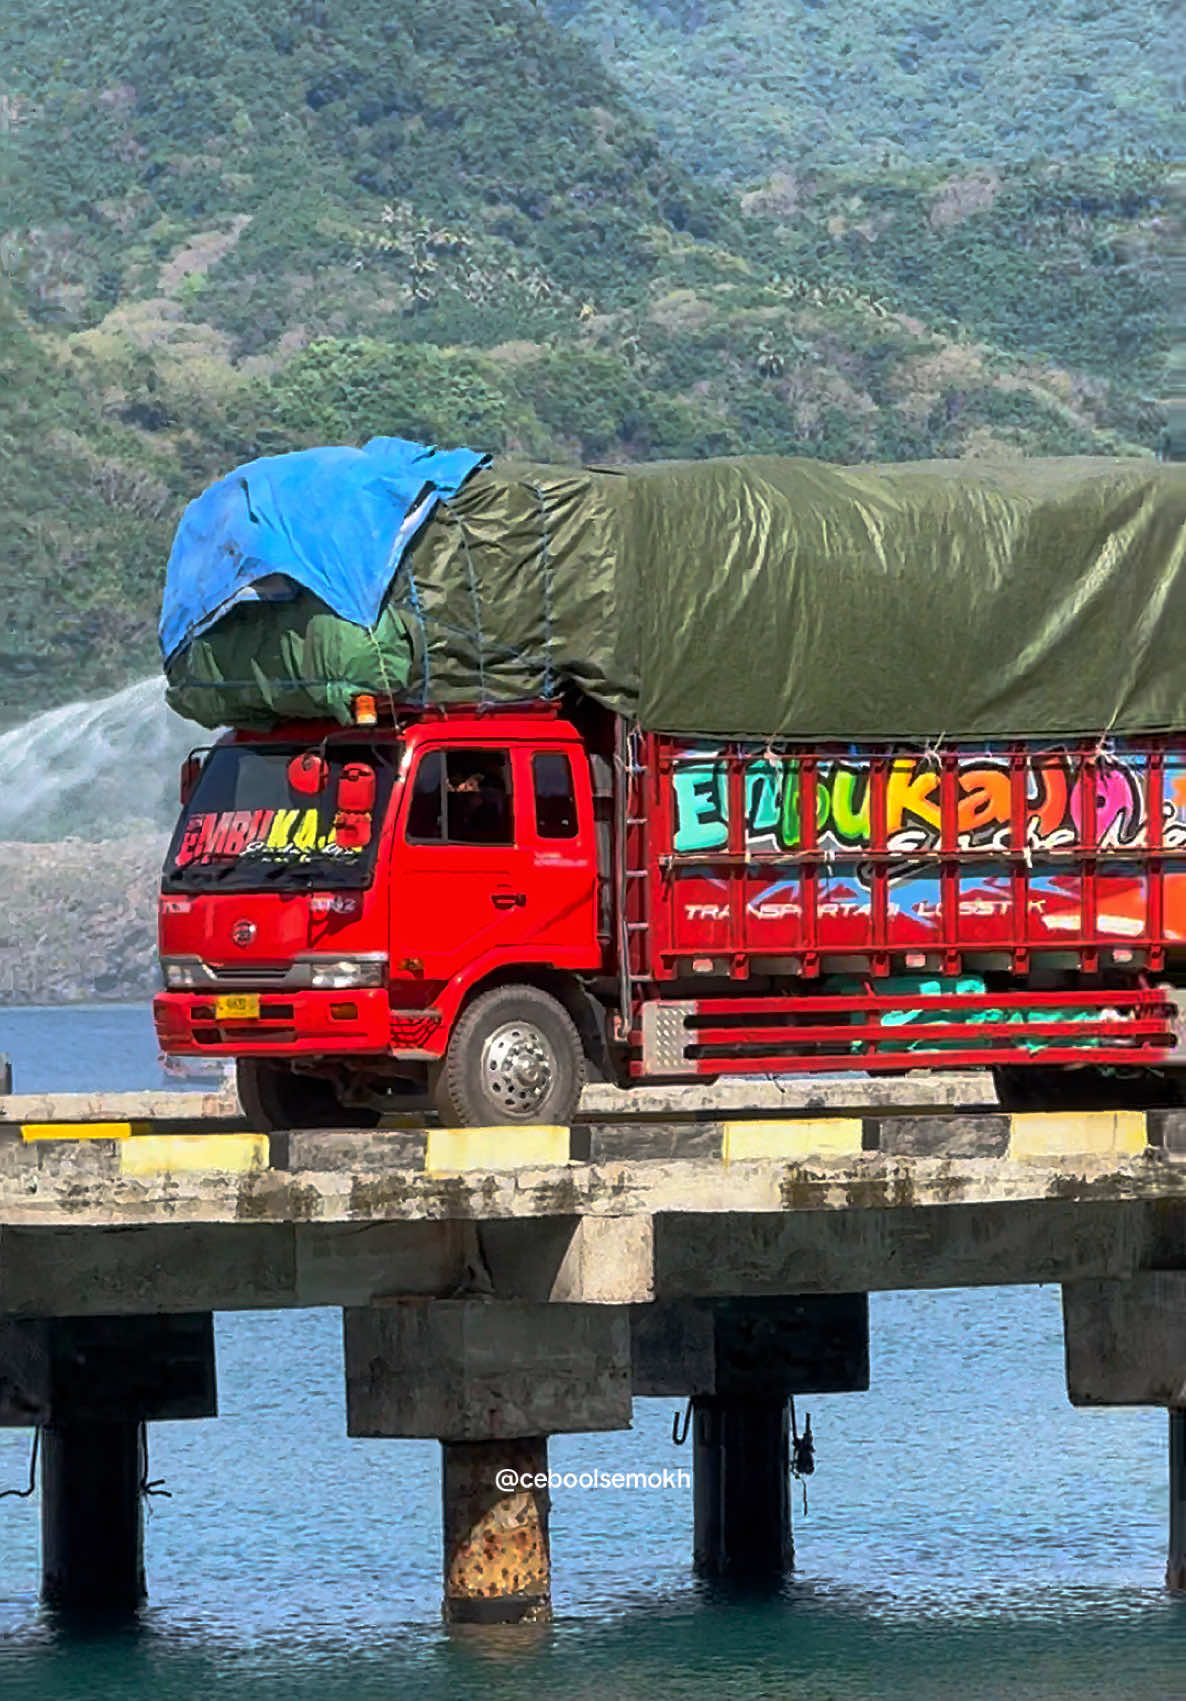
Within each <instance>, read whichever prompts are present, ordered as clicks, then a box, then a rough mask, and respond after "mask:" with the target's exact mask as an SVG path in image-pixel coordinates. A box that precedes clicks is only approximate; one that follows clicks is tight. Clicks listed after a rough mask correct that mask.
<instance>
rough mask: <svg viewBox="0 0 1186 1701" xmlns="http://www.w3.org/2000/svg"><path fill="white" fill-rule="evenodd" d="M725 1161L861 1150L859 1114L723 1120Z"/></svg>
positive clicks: (840, 1154)
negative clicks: (755, 1120) (738, 1120)
mask: <svg viewBox="0 0 1186 1701" xmlns="http://www.w3.org/2000/svg"><path fill="white" fill-rule="evenodd" d="M723 1127H724V1135H723V1139H722V1141H721V1157H722V1158H723V1159H724V1161H725V1163H727V1164H730V1163H746V1162H753V1161H755V1160H757V1159H760V1158H791V1159H799V1158H847V1157H852V1155H853V1154H854V1153H856V1152H859V1151H860V1150H861V1118H860V1117H859V1116H820V1117H810V1116H784V1117H780V1118H779V1120H778V1121H777V1122H726V1123H725V1124H724V1125H723Z"/></svg>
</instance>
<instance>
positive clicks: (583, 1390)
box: [343, 1299, 630, 1624]
mask: <svg viewBox="0 0 1186 1701" xmlns="http://www.w3.org/2000/svg"><path fill="white" fill-rule="evenodd" d="M343 1320H344V1334H345V1353H346V1429H347V1433H348V1434H350V1435H389V1436H432V1437H435V1438H436V1439H437V1440H439V1441H440V1442H441V1478H442V1482H441V1502H442V1513H443V1535H444V1541H443V1548H444V1604H443V1611H444V1616H445V1618H446V1619H447V1620H451V1621H454V1622H469V1623H484V1624H513V1623H520V1624H522V1623H531V1622H539V1621H540V1620H541V1619H546V1618H547V1617H548V1616H549V1615H550V1613H551V1582H550V1570H549V1554H548V1514H549V1510H550V1501H549V1495H548V1489H547V1473H548V1441H547V1438H548V1437H549V1436H550V1435H559V1434H572V1433H576V1432H580V1431H584V1430H600V1429H628V1428H629V1427H630V1322H629V1317H628V1315H627V1313H626V1311H625V1309H624V1308H623V1307H618V1306H610V1305H560V1304H555V1305H553V1304H532V1303H530V1302H527V1301H519V1300H489V1299H441V1300H419V1299H398V1300H390V1301H378V1302H376V1303H375V1304H374V1305H369V1306H359V1307H350V1308H348V1309H347V1310H346V1311H345V1312H344V1313H343ZM525 1476H526V1477H527V1478H529V1479H530V1480H529V1481H528V1482H526V1483H525V1482H524V1480H523V1479H524V1477H525ZM536 1477H539V1478H541V1479H542V1481H541V1482H540V1483H538V1484H537V1483H536V1482H535V1481H534V1479H535V1478H536Z"/></svg>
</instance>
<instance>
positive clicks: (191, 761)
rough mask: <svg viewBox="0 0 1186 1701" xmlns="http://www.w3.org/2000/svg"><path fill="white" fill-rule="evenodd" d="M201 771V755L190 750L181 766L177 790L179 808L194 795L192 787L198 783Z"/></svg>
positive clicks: (183, 806)
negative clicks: (179, 799) (179, 798)
mask: <svg viewBox="0 0 1186 1701" xmlns="http://www.w3.org/2000/svg"><path fill="white" fill-rule="evenodd" d="M201 771H202V757H201V754H200V752H198V751H196V750H191V751H190V753H189V755H188V756H187V757H186V758H185V761H184V762H183V763H182V764H181V778H180V783H179V785H178V788H177V789H178V791H179V793H180V795H181V807H182V808H183V809H184V808H185V806H186V804H187V803H188V802H189V800H190V798H191V797H192V796H193V795H194V787H195V786H196V785H197V783H198V775H199V774H200V773H201Z"/></svg>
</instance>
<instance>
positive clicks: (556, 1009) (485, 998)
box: [434, 986, 585, 1128]
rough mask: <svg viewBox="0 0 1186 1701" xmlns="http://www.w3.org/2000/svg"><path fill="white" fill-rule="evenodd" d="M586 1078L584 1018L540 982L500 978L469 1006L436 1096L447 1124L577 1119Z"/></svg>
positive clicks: (459, 1023)
mask: <svg viewBox="0 0 1186 1701" xmlns="http://www.w3.org/2000/svg"><path fill="white" fill-rule="evenodd" d="M584 1082H585V1059H584V1054H583V1052H582V1050H581V1038H580V1035H579V1034H578V1032H577V1028H576V1023H575V1022H574V1021H573V1019H572V1017H571V1016H570V1015H569V1013H568V1011H567V1010H566V1009H565V1008H564V1006H563V1005H562V1004H560V1003H558V1002H557V1000H556V999H555V998H552V997H550V996H549V995H548V993H546V992H541V991H540V989H539V988H538V987H536V986H498V987H495V988H493V990H492V991H490V992H483V993H481V994H480V995H479V996H478V997H477V998H475V999H474V1001H473V1003H472V1004H470V1005H469V1006H468V1007H467V1008H466V1009H465V1010H463V1011H462V1013H461V1015H460V1017H459V1018H458V1021H457V1026H456V1027H455V1028H454V1029H453V1033H452V1036H451V1038H450V1040H449V1048H448V1050H447V1051H446V1053H445V1059H444V1062H443V1064H442V1065H441V1069H440V1072H439V1074H438V1076H437V1080H436V1087H435V1091H434V1098H435V1102H436V1108H437V1112H438V1114H439V1116H440V1118H441V1121H442V1122H443V1123H444V1124H445V1126H446V1127H447V1128H473V1127H478V1128H481V1127H491V1126H496V1125H498V1124H499V1123H507V1122H545V1123H566V1122H571V1121H572V1118H573V1117H574V1116H575V1115H576V1110H577V1106H578V1104H579V1103H580V1097H581V1088H582V1086H583V1085H584Z"/></svg>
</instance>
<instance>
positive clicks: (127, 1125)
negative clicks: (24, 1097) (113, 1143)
mask: <svg viewBox="0 0 1186 1701" xmlns="http://www.w3.org/2000/svg"><path fill="white" fill-rule="evenodd" d="M149 1127H150V1124H149V1123H147V1122H22V1123H21V1125H20V1129H21V1139H22V1140H130V1139H131V1138H132V1136H133V1135H135V1134H144V1133H146V1132H147V1130H148V1128H149Z"/></svg>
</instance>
